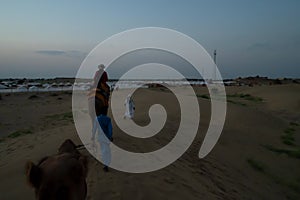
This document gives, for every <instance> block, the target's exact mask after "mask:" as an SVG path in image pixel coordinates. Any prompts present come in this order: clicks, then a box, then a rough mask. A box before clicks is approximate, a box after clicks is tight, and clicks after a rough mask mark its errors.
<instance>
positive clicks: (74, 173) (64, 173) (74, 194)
mask: <svg viewBox="0 0 300 200" xmlns="http://www.w3.org/2000/svg"><path fill="white" fill-rule="evenodd" d="M87 171H88V170H87V159H86V157H85V156H83V155H81V154H80V152H79V151H78V150H77V149H76V145H75V144H74V143H73V142H72V140H70V139H68V140H66V141H64V142H63V144H62V145H61V146H60V147H59V149H58V154H56V155H53V156H48V157H45V158H43V159H41V160H40V161H39V163H38V164H37V165H35V164H34V163H33V162H31V161H29V162H27V164H26V176H27V181H28V183H29V184H30V185H31V186H32V187H33V188H34V189H35V196H36V199H38V200H52V199H53V200H54V199H55V200H60V199H64V200H84V199H85V198H86V195H87V185H86V176H87Z"/></svg>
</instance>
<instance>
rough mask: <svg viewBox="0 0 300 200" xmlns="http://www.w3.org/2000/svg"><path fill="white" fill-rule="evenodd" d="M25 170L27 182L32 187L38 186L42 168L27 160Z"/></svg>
mask: <svg viewBox="0 0 300 200" xmlns="http://www.w3.org/2000/svg"><path fill="white" fill-rule="evenodd" d="M25 172H26V177H27V181H28V183H29V184H30V185H31V186H32V187H34V188H39V186H40V183H41V180H42V170H41V169H40V168H39V167H38V166H36V165H35V164H34V163H33V162H31V161H28V162H27V163H26V166H25Z"/></svg>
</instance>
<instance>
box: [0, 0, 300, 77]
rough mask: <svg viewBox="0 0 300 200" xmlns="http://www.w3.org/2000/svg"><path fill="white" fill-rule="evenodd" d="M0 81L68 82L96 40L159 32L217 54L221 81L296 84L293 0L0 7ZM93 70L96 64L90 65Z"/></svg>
mask: <svg viewBox="0 0 300 200" xmlns="http://www.w3.org/2000/svg"><path fill="white" fill-rule="evenodd" d="M0 5H1V6H0V27H1V31H0V44H1V45H0V78H10V77H12V78H15V77H19V78H23V77H26V78H37V77H45V78H46V77H47V78H49V77H74V76H75V75H76V72H77V70H78V68H79V67H80V64H81V62H82V61H83V59H84V58H85V56H86V55H87V54H88V53H89V52H90V51H91V50H92V49H93V48H94V47H95V46H96V45H97V44H98V43H100V42H101V41H103V40H105V39H106V38H108V37H110V36H111V35H114V34H117V33H119V32H121V31H125V30H128V29H132V28H138V27H149V26H151V27H164V28H170V29H174V30H177V31H180V32H182V33H184V34H186V35H188V36H190V37H192V38H193V39H195V40H196V41H198V42H199V43H200V44H201V45H202V46H203V47H204V48H205V49H206V50H207V51H208V53H209V54H211V55H212V53H213V50H214V49H217V51H218V60H217V64H218V67H219V69H220V71H221V73H222V76H223V78H234V77H238V76H255V75H260V76H269V77H294V78H300V55H299V54H300V23H299V19H300V12H299V10H300V1H298V0H287V1H283V0H251V1H250V0H249V1H246V0H226V1H223V0H219V1H218V0H209V1H208V0H207V1H200V0H195V1H191V0H190V1H183V0H182V1H176V0H169V1H167V0H152V1H149V0H148V1H142V0H136V1H131V0H128V1H113V0H112V1H79V0H77V1H71V0H69V1H67V0H51V1H47V2H46V1H38V0H35V1H33V0H26V1H14V0H7V1H6V0H4V1H3V0H1V1H0ZM95 67H96V66H95Z"/></svg>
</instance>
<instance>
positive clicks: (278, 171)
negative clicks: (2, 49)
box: [0, 84, 300, 200]
mask: <svg viewBox="0 0 300 200" xmlns="http://www.w3.org/2000/svg"><path fill="white" fill-rule="evenodd" d="M226 91H227V94H228V95H229V96H228V101H229V102H228V107H227V117H226V122H225V126H224V129H223V133H222V135H221V137H220V139H219V141H218V143H217V145H216V146H215V148H214V149H213V151H212V152H211V153H210V154H209V155H208V156H207V157H205V158H204V159H199V158H198V152H199V148H200V146H201V143H202V140H203V137H204V135H205V133H206V130H207V128H208V124H209V119H210V101H209V99H207V98H206V96H205V95H206V94H208V92H207V90H206V88H204V87H197V88H195V92H196V93H197V94H198V95H199V98H198V101H199V104H200V109H201V120H200V126H199V131H198V135H197V137H196V139H195V140H194V143H193V144H192V146H191V147H190V148H189V149H188V150H187V152H186V153H185V154H184V155H183V156H182V157H181V158H180V159H178V160H177V161H176V162H174V163H173V164H171V165H169V166H168V167H166V168H164V169H161V170H158V171H155V172H150V173H145V174H129V173H124V172H119V171H116V170H113V169H111V170H110V172H109V173H105V172H103V170H102V164H101V163H99V162H97V161H96V160H95V159H94V158H93V157H91V156H90V155H89V154H88V153H87V151H85V150H82V151H81V152H82V153H83V154H85V155H87V156H88V159H89V173H88V177H87V182H88V198H87V199H300V170H299V169H300V168H299V167H300V160H299V159H300V155H299V154H300V136H299V133H300V131H299V130H300V92H299V91H300V85H296V84H294V85H277V86H255V87H227V88H226ZM240 94H247V96H246V97H243V96H241V95H240ZM149 96H150V97H153V98H149ZM249 96H250V97H251V98H249ZM258 97H260V98H261V99H259V98H258ZM71 98H72V95H71V94H70V93H68V92H59V93H36V94H34V93H30V94H28V93H27V94H21V93H20V94H10V95H3V94H2V100H0V111H1V115H0V138H1V140H0V199H1V200H10V199H34V194H33V190H32V189H31V188H30V187H29V186H28V185H27V184H26V181H25V175H24V165H25V162H26V161H27V160H32V161H34V162H37V161H38V160H39V159H40V158H41V157H43V156H46V155H52V154H55V153H56V152H57V149H58V147H59V146H60V144H61V143H62V142H63V141H64V140H65V139H67V138H71V139H72V140H73V141H74V142H75V143H76V144H80V140H79V138H78V136H77V133H76V129H75V127H74V124H73V121H72V115H71ZM134 100H135V103H136V110H137V112H136V116H135V122H136V123H137V124H139V125H146V124H147V123H149V118H148V114H147V113H148V108H149V106H151V105H152V104H154V103H160V104H162V105H164V106H165V109H166V110H167V113H168V119H167V122H166V124H165V127H164V128H163V130H162V131H161V132H160V133H159V134H158V135H157V136H155V137H153V138H149V139H145V140H143V139H133V138H131V137H129V136H127V135H126V134H124V133H123V132H122V131H121V130H120V129H119V128H118V127H117V126H116V125H115V123H114V127H113V129H114V142H115V144H117V145H118V146H120V147H122V148H125V149H127V150H131V151H136V152H147V151H151V150H154V149H158V148H160V147H162V146H164V145H166V144H167V143H168V141H170V140H171V139H172V138H173V137H174V134H175V133H176V130H177V128H178V124H179V122H180V115H178V110H179V109H178V102H177V101H176V99H175V97H174V95H173V94H172V93H171V92H169V91H168V90H167V89H163V88H156V89H148V90H146V89H142V90H138V91H137V92H136V93H135V94H134ZM110 114H111V113H110ZM287 135H288V136H287ZM287 138H289V139H287Z"/></svg>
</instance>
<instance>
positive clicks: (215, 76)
mask: <svg viewBox="0 0 300 200" xmlns="http://www.w3.org/2000/svg"><path fill="white" fill-rule="evenodd" d="M214 62H215V68H214V80H215V81H216V80H217V50H214Z"/></svg>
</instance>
